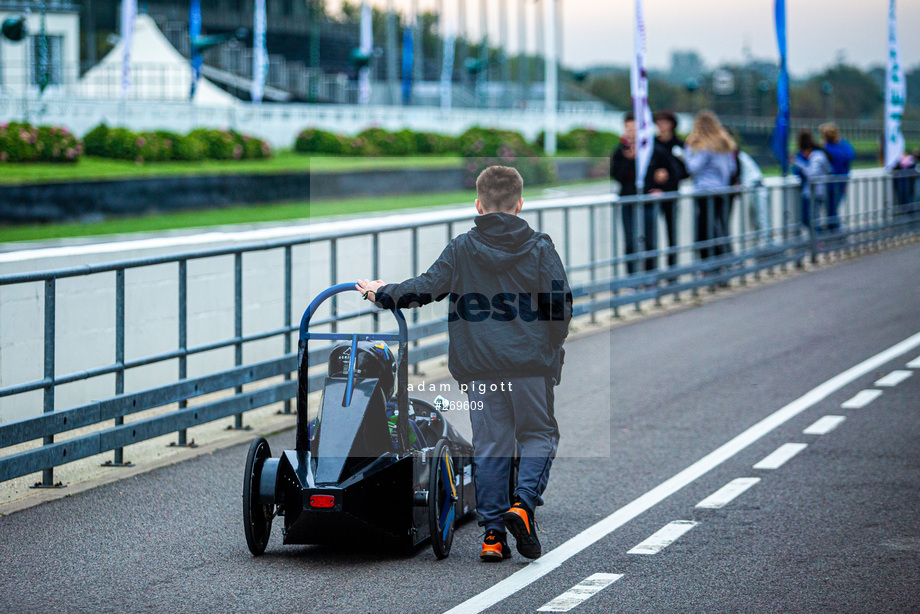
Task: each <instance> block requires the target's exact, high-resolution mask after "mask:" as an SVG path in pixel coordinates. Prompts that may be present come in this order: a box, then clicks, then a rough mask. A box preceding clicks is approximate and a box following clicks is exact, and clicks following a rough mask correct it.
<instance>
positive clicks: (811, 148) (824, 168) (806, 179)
mask: <svg viewBox="0 0 920 614" xmlns="http://www.w3.org/2000/svg"><path fill="white" fill-rule="evenodd" d="M792 170H793V172H794V173H795V174H796V175H798V177H799V178H800V179H801V180H802V223H803V224H804V225H805V227H806V228H808V229H811V227H812V219H811V213H812V211H814V212H815V213H817V212H818V210H819V208H820V207H822V206H823V205H824V204H825V203H827V183H825V182H820V181H819V182H816V181H815V180H816V179H821V178H824V177H827V176H828V175H830V174H831V173H832V172H833V171H834V169H833V167H832V166H831V162H830V160H829V159H828V157H827V154H826V153H824V150H823V149H821V148H820V147H818V144H817V143H815V138H814V137H813V136H812V134H811V130H802V131H801V132H799V151H798V153H796V154H795V156H793V158H792ZM812 184H813V185H814V187H812ZM812 197H814V199H815V202H814V203H812V202H811V199H812ZM816 230H818V231H820V230H821V228H817V229H816Z"/></svg>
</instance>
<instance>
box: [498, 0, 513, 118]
mask: <svg viewBox="0 0 920 614" xmlns="http://www.w3.org/2000/svg"><path fill="white" fill-rule="evenodd" d="M498 39H499V40H498V53H499V60H498V61H499V64H498V66H499V77H498V78H499V79H500V80H501V83H502V101H503V106H505V107H508V106H509V105H508V103H509V93H510V92H509V90H508V82H509V81H510V80H511V79H510V78H509V74H508V51H507V50H508V0H499V3H498Z"/></svg>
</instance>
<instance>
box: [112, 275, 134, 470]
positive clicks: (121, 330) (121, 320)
mask: <svg viewBox="0 0 920 614" xmlns="http://www.w3.org/2000/svg"><path fill="white" fill-rule="evenodd" d="M115 364H116V365H118V371H116V372H115V394H116V395H119V394H122V393H124V391H125V270H124V269H118V270H117V271H115ZM124 423H125V418H124V416H118V417H116V418H115V426H121V425H122V424H124ZM110 465H111V466H114V467H130V466H132V465H133V463H126V462H125V449H124V448H115V457H114V460H113V462H112V463H110Z"/></svg>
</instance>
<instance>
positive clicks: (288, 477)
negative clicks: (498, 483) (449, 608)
mask: <svg viewBox="0 0 920 614" xmlns="http://www.w3.org/2000/svg"><path fill="white" fill-rule="evenodd" d="M347 291H355V287H354V285H352V284H339V285H337V286H333V287H331V288H329V289H327V290H325V291H323V292H322V293H320V294H319V295H318V296H317V297H316V298H315V299H314V300H313V302H312V303H310V306H309V307H308V308H307V310H306V312H305V313H304V315H303V319H302V320H301V324H300V341H299V343H298V371H297V376H298V386H297V389H298V394H297V434H296V444H295V445H296V447H295V449H294V450H285V451H283V452H282V453H281V456H280V457H279V458H273V457H272V456H271V451H270V450H269V447H268V442H267V441H266V440H265V439H264V438H261V437H260V438H258V439H256V440H255V441H253V442H252V445H251V446H250V448H249V457H248V458H247V460H246V471H245V474H244V476H243V523H244V529H245V533H246V543H247V544H248V546H249V550H250V551H251V552H252V554H253V555H256V556H258V555H260V554H262V553H263V552H264V551H265V547H266V546H267V545H268V538H269V534H270V532H271V527H272V521H273V519H274V518H275V516H281V517H282V518H284V526H283V527H282V529H281V530H282V534H283V535H284V543H285V544H353V545H359V546H361V545H370V544H383V545H389V546H396V547H403V548H413V547H415V546H418V545H419V544H421V543H422V542H423V541H425V540H426V539H428V538H429V537H430V538H431V545H432V548H433V549H434V553H435V556H437V558H439V559H441V558H444V557H446V556H447V555H448V554H449V553H450V548H451V543H452V541H453V534H454V525H455V523H456V522H457V521H458V520H459V519H460V518H462V517H463V516H465V515H466V514H468V513H469V512H471V511H472V510H474V509H475V507H476V503H475V490H474V488H473V480H472V470H473V466H472V456H473V446H472V445H470V443H469V442H467V441H466V440H465V439H464V438H463V437H462V436H461V435H460V434H459V433H458V432H457V431H456V430H455V429H454V428H453V426H451V425H450V424H449V423H448V422H447V420H445V419H444V416H443V415H442V413H441V411H440V410H439V408H435V407H434V406H433V405H431V404H429V403H427V402H425V401H422V400H420V399H410V398H409V395H408V364H409V361H408V352H409V343H408V341H409V340H408V331H407V327H406V320H405V318H404V317H403V315H402V313H401V312H400V311H399V310H393V315H394V316H395V317H396V321H397V324H398V325H399V332H398V334H396V335H391V334H343V333H311V332H309V326H310V319H311V318H312V317H313V315H314V314H315V313H316V310H317V309H318V308H319V306H320V305H321V304H322V303H323V302H324V301H325V300H326V299H328V298H330V297H331V296H333V295H335V294H339V293H342V292H347ZM311 340H336V341H344V342H345V343H341V344H339V345H337V346H335V347H334V348H333V350H332V353H331V355H330V357H329V367H328V376H327V377H326V379H325V383H324V385H323V395H322V400H321V402H320V407H319V412H318V414H317V415H316V417H315V418H314V419H313V420H310V418H309V416H308V413H307V393H308V387H307V382H308V375H307V368H308V366H309V365H308V358H307V357H308V355H309V352H308V344H309V342H310V341H311ZM387 342H398V344H399V352H398V356H396V357H394V356H393V354H392V352H391V350H390V348H389V346H387ZM397 365H398V366H397Z"/></svg>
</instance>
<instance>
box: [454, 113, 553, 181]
mask: <svg viewBox="0 0 920 614" xmlns="http://www.w3.org/2000/svg"><path fill="white" fill-rule="evenodd" d="M458 147H459V151H460V154H461V155H462V156H463V158H464V159H465V165H464V170H465V174H464V183H465V184H466V187H467V188H470V189H472V188H473V187H475V185H476V178H477V177H479V173H481V172H482V171H483V170H484V169H486V168H488V167H489V166H494V165H497V164H498V165H502V166H512V167H514V168H516V169H517V171H518V172H519V173H520V174H521V177H522V178H523V179H524V185H540V184H544V183H548V182H550V181H552V180H553V179H554V178H555V167H554V166H553V165H552V162H551V161H550V160H549V159H547V158H546V157H545V156H544V155H543V152H542V151H540V150H537V149H535V148H534V147H532V146H531V145H530V144H529V143H527V141H526V140H525V139H524V137H523V136H521V134H520V133H518V132H510V131H507V130H488V129H484V128H471V129H469V130H467V131H466V132H464V133H463V134H462V135H460V137H459V139H458Z"/></svg>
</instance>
